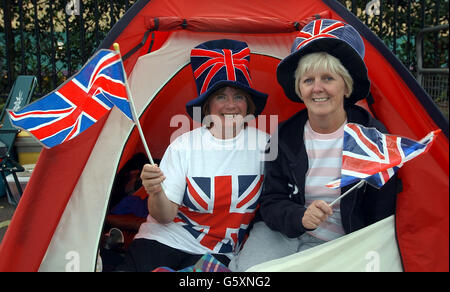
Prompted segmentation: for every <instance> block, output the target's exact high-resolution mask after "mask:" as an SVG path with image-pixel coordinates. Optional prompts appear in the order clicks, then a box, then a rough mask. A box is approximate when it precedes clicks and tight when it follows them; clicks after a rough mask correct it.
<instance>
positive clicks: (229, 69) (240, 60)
mask: <svg viewBox="0 0 450 292" xmlns="http://www.w3.org/2000/svg"><path fill="white" fill-rule="evenodd" d="M191 57H194V58H203V60H202V62H203V63H202V64H201V65H200V66H199V67H198V68H197V69H196V70H195V71H194V77H195V79H197V80H200V81H201V82H200V83H201V84H202V87H201V89H200V94H203V93H204V92H205V91H206V90H208V88H209V84H215V83H216V82H214V81H212V80H213V79H214V77H216V76H217V78H219V80H224V79H225V78H223V77H219V76H223V75H222V74H225V75H226V79H225V80H229V81H236V80H245V81H246V82H247V84H245V85H247V86H249V87H252V81H251V78H250V74H249V71H248V70H249V69H248V66H249V60H250V49H249V48H248V47H247V48H245V49H242V50H241V51H239V52H237V53H233V51H232V50H230V49H222V52H218V51H215V50H207V49H198V48H197V49H193V50H192V52H191ZM237 74H240V75H242V77H244V78H237V77H236V75H237Z"/></svg>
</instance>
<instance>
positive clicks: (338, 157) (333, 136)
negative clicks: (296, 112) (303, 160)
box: [304, 121, 347, 241]
mask: <svg viewBox="0 0 450 292" xmlns="http://www.w3.org/2000/svg"><path fill="white" fill-rule="evenodd" d="M346 123H347V122H345V123H344V124H343V125H342V126H341V127H340V128H339V129H338V130H337V131H335V132H334V133H330V134H320V133H317V132H315V131H314V130H313V129H312V128H311V125H310V124H309V121H308V122H307V123H306V125H305V132H304V141H305V146H306V152H307V154H308V162H309V169H308V172H307V173H306V180H305V200H306V207H308V206H309V205H310V204H311V203H312V202H313V201H315V200H323V201H325V202H327V203H331V202H332V201H334V199H336V198H337V197H338V196H339V195H340V194H341V190H340V189H330V188H327V187H325V185H326V184H327V183H328V182H330V181H332V180H334V179H336V178H339V177H340V175H341V166H342V147H343V141H344V125H345V124H346ZM308 233H310V234H311V235H312V236H314V237H317V238H319V239H322V240H325V241H330V240H333V239H336V238H338V237H341V236H342V235H344V234H345V231H344V228H343V227H342V220H341V212H340V205H339V203H337V204H336V205H334V207H333V214H332V215H331V216H329V217H328V219H327V220H326V221H325V222H323V223H322V224H321V225H320V226H319V227H318V228H317V229H315V230H313V231H310V232H308Z"/></svg>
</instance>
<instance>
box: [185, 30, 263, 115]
mask: <svg viewBox="0 0 450 292" xmlns="http://www.w3.org/2000/svg"><path fill="white" fill-rule="evenodd" d="M249 63H250V49H249V47H248V45H247V43H245V42H241V41H236V40H230V39H220V40H212V41H208V42H204V43H201V44H200V45H198V46H196V47H195V48H193V49H192V51H191V67H192V71H193V73H194V78H195V82H196V85H197V92H198V97H197V98H195V99H193V100H191V101H189V102H188V103H187V104H186V110H187V112H188V114H189V115H190V116H191V117H192V118H193V119H198V118H201V119H203V114H201V116H198V115H194V114H193V112H194V107H202V106H203V104H204V102H205V101H206V100H207V99H208V97H209V96H210V95H211V93H213V92H214V91H216V90H218V89H220V88H222V87H225V86H232V87H236V88H240V89H242V90H244V91H245V92H247V93H249V94H250V96H251V98H252V101H253V103H254V104H255V106H256V110H255V113H254V116H255V117H256V116H258V115H259V114H260V113H261V112H262V111H263V109H264V106H265V105H266V101H267V96H268V95H267V94H265V93H263V92H260V91H257V90H255V89H253V88H252V79H251V77H250V70H249ZM199 122H201V120H200V121H199Z"/></svg>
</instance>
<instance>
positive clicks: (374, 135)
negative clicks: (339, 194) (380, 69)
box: [326, 123, 441, 188]
mask: <svg viewBox="0 0 450 292" xmlns="http://www.w3.org/2000/svg"><path fill="white" fill-rule="evenodd" d="M440 131H441V130H440V129H438V130H435V131H432V132H430V133H429V134H428V135H427V136H425V137H424V138H423V139H422V140H420V141H419V142H417V141H414V140H411V139H408V138H404V137H399V136H394V135H386V134H383V133H381V132H379V131H378V130H377V129H375V128H365V127H363V126H361V125H358V124H353V123H348V124H347V125H345V128H344V145H343V152H342V170H341V179H339V180H336V181H333V182H330V183H329V184H327V185H326V186H327V187H330V188H342V187H344V186H346V185H349V184H351V183H353V182H356V181H359V180H361V179H364V180H366V181H367V182H368V183H369V184H371V185H372V186H374V187H377V188H380V187H382V186H383V185H384V184H385V183H386V182H387V181H388V180H389V179H390V178H391V177H392V176H393V175H394V174H395V173H396V172H397V170H398V169H399V168H400V167H401V166H402V165H403V164H404V163H405V162H407V161H409V160H411V159H413V158H415V157H417V156H419V155H421V154H423V153H425V152H427V151H428V149H429V148H430V147H431V145H432V144H433V142H434V138H435V137H436V136H437V135H438V134H439V132H440Z"/></svg>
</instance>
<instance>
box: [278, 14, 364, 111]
mask: <svg viewBox="0 0 450 292" xmlns="http://www.w3.org/2000/svg"><path fill="white" fill-rule="evenodd" d="M316 52H326V53H328V54H330V55H332V56H334V57H336V58H338V59H339V60H340V61H341V63H342V65H344V67H345V68H346V69H347V70H348V72H349V73H350V75H351V77H352V78H353V92H352V94H351V95H350V96H349V97H348V98H346V99H345V104H354V103H356V102H357V101H358V100H361V99H364V98H366V97H367V95H368V94H369V90H370V81H369V77H368V76H367V67H366V64H365V63H364V53H365V48H364V42H363V40H362V38H361V36H360V35H359V33H358V32H357V31H356V30H355V29H354V28H353V27H352V26H351V25H349V24H346V23H343V22H341V21H338V20H333V19H317V20H314V21H312V22H310V23H308V24H307V25H305V26H304V27H303V29H302V30H301V31H300V32H299V33H298V35H297V37H296V38H295V41H294V44H293V45H292V48H291V54H290V55H288V56H287V57H286V58H284V59H283V60H282V61H281V62H280V64H279V65H278V67H277V80H278V83H279V84H280V85H281V87H282V88H283V90H284V93H285V94H286V96H287V97H288V98H289V99H291V100H292V101H295V102H300V103H302V102H303V101H302V100H301V99H300V97H299V96H298V95H297V93H296V92H295V70H296V69H297V66H298V63H299V61H300V59H301V58H302V57H304V56H306V55H308V54H311V53H316Z"/></svg>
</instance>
